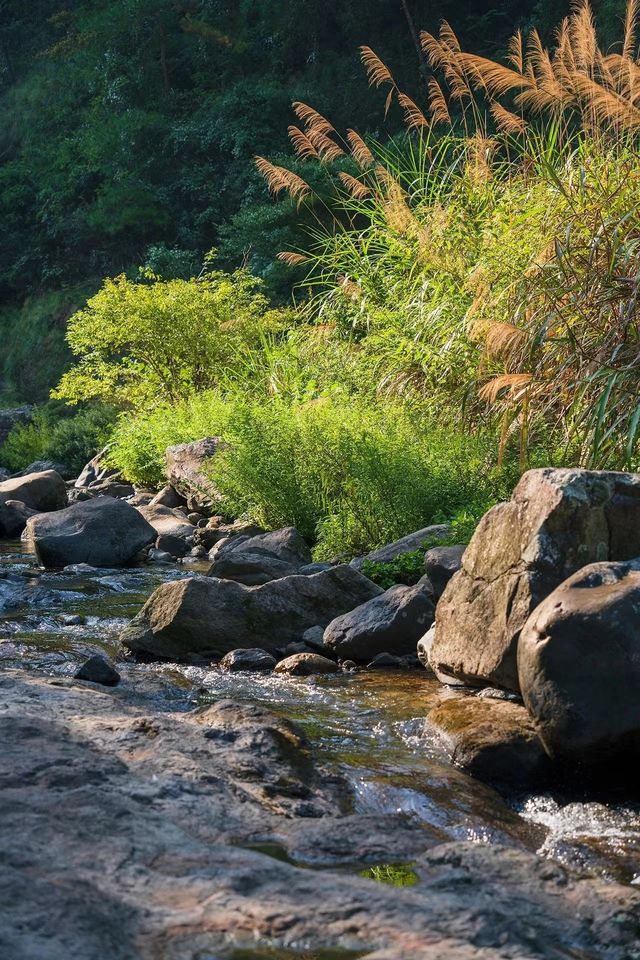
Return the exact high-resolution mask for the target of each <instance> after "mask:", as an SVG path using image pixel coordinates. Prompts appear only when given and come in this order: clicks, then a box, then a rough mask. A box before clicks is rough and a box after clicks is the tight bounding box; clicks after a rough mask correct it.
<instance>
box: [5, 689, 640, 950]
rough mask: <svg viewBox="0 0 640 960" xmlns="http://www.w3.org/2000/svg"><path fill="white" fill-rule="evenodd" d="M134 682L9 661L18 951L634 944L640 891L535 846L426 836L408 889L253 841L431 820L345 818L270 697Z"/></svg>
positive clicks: (335, 789)
mask: <svg viewBox="0 0 640 960" xmlns="http://www.w3.org/2000/svg"><path fill="white" fill-rule="evenodd" d="M154 681H155V682H158V678H154ZM133 684H134V682H133V681H132V680H126V679H125V682H123V683H122V684H121V685H120V686H119V687H117V688H115V691H114V692H102V691H99V690H95V689H90V688H88V687H85V686H83V685H78V684H76V683H74V682H73V681H66V680H52V679H50V678H41V677H38V676H36V675H34V674H26V673H22V672H18V671H8V672H5V673H2V674H0V702H1V703H2V711H1V713H0V733H1V735H2V742H3V760H4V762H3V764H2V767H1V768H0V845H1V847H2V850H3V869H2V871H1V872H0V956H2V957H3V958H4V957H7V958H11V960H105V957H108V958H109V960H159V958H162V960H193V958H194V957H196V956H202V957H216V958H217V957H221V958H222V960H227V958H230V957H232V956H233V949H232V945H233V946H237V945H238V944H243V943H244V944H246V945H247V946H252V947H253V948H254V950H255V948H256V939H257V941H258V943H260V942H262V943H265V944H271V945H273V946H277V947H286V946H293V945H299V944H300V943H304V944H305V949H308V951H309V952H311V953H315V952H321V951H322V949H323V948H327V947H337V946H339V947H343V948H349V949H352V950H354V951H356V952H359V953H360V954H361V955H363V956H368V955H370V954H374V955H375V953H376V951H380V952H381V953H379V956H385V953H384V951H387V953H386V956H387V957H393V956H398V957H402V958H403V960H404V958H409V957H411V958H412V960H413V958H418V957H422V956H424V957H433V958H434V960H435V958H436V957H437V958H438V960H466V958H471V957H473V958H474V960H477V958H482V960H485V958H486V960H490V958H493V957H496V958H497V957H503V958H506V957H511V958H516V957H517V958H521V957H522V958H532V960H547V958H549V957H556V956H557V957H558V958H560V957H566V956H580V958H581V960H629V958H631V957H633V955H634V954H633V951H634V950H635V949H636V948H637V944H638V940H639V937H640V892H638V891H636V890H634V889H633V888H631V887H623V886H619V885H617V884H615V883H604V882H600V881H597V880H593V879H586V878H584V879H578V878H576V877H574V876H572V875H571V874H570V873H568V872H567V871H566V870H565V869H563V868H562V867H561V866H559V865H557V864H553V863H550V862H548V861H546V860H544V859H541V858H539V857H537V856H535V855H534V854H530V853H526V852H524V851H521V850H512V849H507V848H505V847H500V846H495V847H490V846H487V845H477V844H474V843H467V842H458V843H446V844H438V843H437V841H438V839H439V838H438V836H437V833H435V834H429V832H425V836H424V838H423V840H422V841H418V840H416V842H415V844H414V847H413V856H412V859H413V860H414V861H415V862H414V865H413V869H414V870H415V872H416V874H417V877H418V882H417V884H416V885H415V886H413V887H403V888H395V889H392V888H390V887H387V886H384V885H382V884H377V883H375V882H373V881H372V880H369V879H365V878H362V877H360V876H357V875H352V874H349V873H345V872H336V871H332V870H309V869H302V868H300V867H297V866H295V865H292V864H290V863H284V862H279V861H277V860H275V859H274V858H273V857H270V856H266V855H264V854H261V853H258V852H255V851H253V850H248V849H245V847H246V846H247V845H248V844H251V843H255V841H256V838H257V837H258V836H260V834H261V833H262V834H263V835H265V836H266V837H271V838H274V839H275V838H277V837H279V836H280V837H281V839H282V842H283V844H284V845H285V846H286V849H287V851H288V853H289V854H290V855H291V856H292V857H294V858H295V857H296V856H299V858H300V859H304V856H305V854H306V853H307V852H308V851H309V843H310V841H311V839H312V837H313V836H314V835H315V836H316V837H317V839H318V843H319V847H320V849H321V850H324V851H325V853H326V852H327V849H329V850H330V842H329V840H328V839H327V838H328V837H329V836H330V835H331V834H332V832H333V835H334V838H335V840H336V842H338V841H339V838H340V837H343V838H344V837H345V833H344V831H345V829H346V830H347V833H350V834H351V836H352V838H354V839H352V840H351V841H349V855H350V856H352V857H355V858H356V859H357V858H358V857H359V855H360V853H365V854H366V853H367V852H368V854H369V856H370V857H372V858H373V859H374V860H375V859H377V857H378V855H380V856H382V857H385V858H386V857H388V856H389V855H390V854H394V855H397V856H399V855H400V854H402V855H404V853H405V852H406V851H407V848H408V846H409V844H410V842H411V830H412V826H411V824H410V823H408V822H407V821H406V820H404V821H403V823H402V825H400V823H399V818H398V817H397V815H389V816H385V815H384V814H381V815H380V816H379V817H377V818H372V817H369V818H365V819H364V820H362V821H360V822H359V821H358V819H357V817H356V818H350V822H348V823H347V827H346V828H345V827H344V826H339V825H338V824H336V817H339V816H340V809H341V796H342V794H341V789H342V788H341V786H340V784H339V782H337V781H333V782H332V780H331V778H330V777H329V776H327V775H326V774H324V775H323V772H322V771H321V769H320V768H318V767H317V765H316V764H315V763H314V761H313V756H312V753H311V750H310V746H309V744H308V742H307V741H306V739H305V737H304V735H303V734H302V733H301V731H300V730H299V729H298V728H297V727H296V726H295V725H294V724H291V723H289V722H288V721H287V720H285V719H283V718H281V717H277V716H276V715H275V714H273V713H272V712H270V711H269V710H266V709H265V708H263V707H259V706H252V705H250V704H237V703H233V702H230V701H221V702H220V703H218V704H214V705H213V706H211V707H205V708H202V709H197V710H195V711H192V712H191V713H186V714H185V713H178V714H169V713H167V712H165V711H162V712H157V711H154V708H153V704H154V700H153V699H152V697H147V698H146V699H145V697H144V696H142V695H141V694H139V693H138V691H137V690H136V689H135V688H134V685H133ZM323 820H326V824H323ZM376 820H377V823H378V827H377V828H376ZM307 824H309V828H308V836H305V830H306V825H307ZM293 825H295V826H293ZM418 829H420V828H418ZM289 830H291V832H290V833H289ZM341 831H342V832H341ZM396 831H398V833H397V836H398V838H399V839H398V843H397V845H396V846H395V847H394V844H393V841H392V839H391V838H392V837H393V835H394V832H396ZM296 832H297V835H298V840H296ZM365 832H366V833H367V834H368V836H367V838H366V840H364V839H363V843H362V845H361V846H360V847H359V844H358V842H357V838H358V836H361V837H363V836H364V833H365ZM323 834H324V839H322V835H323ZM375 834H377V839H376V838H375V836H374V835H375ZM432 841H433V842H434V843H435V844H436V845H434V846H431V842H432ZM345 842H346V841H345ZM298 850H299V851H300V854H299V853H298V852H297V851H298ZM387 862H388V861H387ZM550 945H553V948H552V952H549V946H550ZM436 948H437V952H433V951H435V950H436ZM388 951H391V952H390V953H389V952H388ZM294 955H295V953H294Z"/></svg>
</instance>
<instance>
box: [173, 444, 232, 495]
mask: <svg viewBox="0 0 640 960" xmlns="http://www.w3.org/2000/svg"><path fill="white" fill-rule="evenodd" d="M220 444H221V440H220V439H219V438H218V437H206V438H205V439H204V440H198V441H196V442H195V443H181V444H178V445H177V446H174V447H167V450H166V453H165V463H166V467H165V474H166V477H167V480H168V481H169V484H170V485H171V486H172V487H173V488H174V490H177V492H178V493H179V494H181V496H183V497H184V498H185V500H186V501H187V504H188V506H189V508H190V509H191V510H197V509H199V508H200V507H204V508H205V509H210V508H211V507H212V506H213V505H214V504H215V503H216V502H217V501H219V499H220V494H219V493H218V490H217V489H216V486H215V484H214V483H213V481H212V480H211V478H210V476H209V471H208V464H209V461H210V460H212V459H213V457H215V455H216V453H217V452H218V450H219V448H220Z"/></svg>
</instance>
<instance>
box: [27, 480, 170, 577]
mask: <svg viewBox="0 0 640 960" xmlns="http://www.w3.org/2000/svg"><path fill="white" fill-rule="evenodd" d="M25 533H26V536H27V539H28V541H29V542H30V543H31V544H32V545H33V547H34V549H35V552H36V555H37V557H38V560H39V561H40V563H41V564H42V565H43V566H45V567H65V566H67V565H71V564H78V563H85V564H89V565H90V566H93V567H114V566H118V565H120V564H124V563H127V562H128V561H130V560H132V559H133V558H134V557H135V555H136V554H137V553H138V551H139V550H141V549H142V547H144V546H146V545H147V544H149V543H151V542H152V541H153V540H154V539H155V531H154V529H153V527H152V526H151V525H150V524H148V523H147V521H146V520H145V519H144V517H143V516H141V514H140V513H139V512H138V510H136V509H135V507H130V506H129V504H128V503H125V502H124V501H123V500H114V499H112V498H111V497H96V498H95V499H92V500H87V501H85V502H82V503H74V504H73V505H72V506H71V507H67V509H66V510H59V511H58V512H56V513H41V514H38V516H35V517H31V518H30V519H29V520H28V522H27V527H26V531H25Z"/></svg>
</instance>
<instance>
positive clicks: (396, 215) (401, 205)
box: [383, 177, 419, 234]
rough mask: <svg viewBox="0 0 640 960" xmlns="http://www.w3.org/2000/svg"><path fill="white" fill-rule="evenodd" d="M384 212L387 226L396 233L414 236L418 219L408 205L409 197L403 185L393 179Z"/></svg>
mask: <svg viewBox="0 0 640 960" xmlns="http://www.w3.org/2000/svg"><path fill="white" fill-rule="evenodd" d="M383 210H384V216H385V220H386V222H387V225H388V226H389V227H390V228H391V229H392V230H395V232H396V233H401V234H412V233H415V231H416V229H417V227H418V226H419V225H418V224H417V222H416V218H415V216H414V214H413V211H412V210H411V208H410V206H409V204H408V203H407V195H406V193H405V191H404V190H403V189H402V187H401V185H400V184H399V183H398V181H397V180H395V179H394V178H393V177H390V181H389V184H388V187H387V196H386V197H385V199H384V202H383Z"/></svg>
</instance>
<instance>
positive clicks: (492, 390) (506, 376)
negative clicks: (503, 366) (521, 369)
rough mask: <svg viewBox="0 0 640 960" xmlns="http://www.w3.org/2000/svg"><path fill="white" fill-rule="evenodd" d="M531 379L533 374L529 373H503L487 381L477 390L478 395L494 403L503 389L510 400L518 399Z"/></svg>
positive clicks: (529, 384)
mask: <svg viewBox="0 0 640 960" xmlns="http://www.w3.org/2000/svg"><path fill="white" fill-rule="evenodd" d="M532 381H533V376H532V375H531V374H530V373H503V374H501V375H500V376H499V377H494V378H493V379H492V380H490V381H489V383H485V385H484V386H483V387H482V388H481V389H480V391H479V396H480V399H481V400H486V402H487V403H495V402H496V400H497V399H498V397H499V396H500V394H501V393H502V391H503V390H505V391H507V393H508V395H509V397H510V398H511V399H512V400H519V399H521V397H522V395H523V391H525V390H526V389H527V387H529V386H531V383H532Z"/></svg>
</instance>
